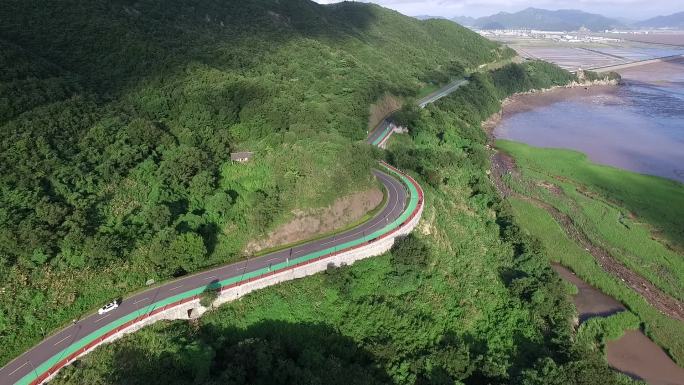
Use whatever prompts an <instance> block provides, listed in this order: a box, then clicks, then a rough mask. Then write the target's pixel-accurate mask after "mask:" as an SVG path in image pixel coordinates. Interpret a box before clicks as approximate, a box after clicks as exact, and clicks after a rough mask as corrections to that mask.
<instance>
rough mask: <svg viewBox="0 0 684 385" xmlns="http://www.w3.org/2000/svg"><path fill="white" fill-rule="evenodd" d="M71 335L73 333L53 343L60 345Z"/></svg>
mask: <svg viewBox="0 0 684 385" xmlns="http://www.w3.org/2000/svg"><path fill="white" fill-rule="evenodd" d="M69 337H71V334H69V335H68V336H66V337H64V338H62V339H61V340H59V341H57V342H55V343H54V344H53V345H59V344H60V343H62V342H64V341H65V340H66V339H67V338H69Z"/></svg>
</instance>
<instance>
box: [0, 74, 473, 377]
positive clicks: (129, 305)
mask: <svg viewBox="0 0 684 385" xmlns="http://www.w3.org/2000/svg"><path fill="white" fill-rule="evenodd" d="M467 82H468V81H467V80H465V79H460V80H456V81H454V82H452V83H450V84H447V85H446V86H444V87H442V88H441V89H440V90H438V91H436V92H434V93H432V94H430V95H428V96H426V97H425V98H423V99H421V100H420V101H418V105H419V106H420V107H421V108H422V107H425V106H426V105H427V104H429V103H432V102H434V101H436V100H438V99H440V98H443V97H445V96H447V95H449V94H451V93H452V92H454V91H455V90H457V89H458V88H459V87H460V86H462V85H463V84H466V83H467ZM388 128H389V121H388V120H387V119H385V120H383V121H382V122H381V123H380V124H379V125H378V127H376V129H375V130H373V132H372V133H371V134H370V135H369V137H368V139H367V142H368V143H370V144H374V143H375V142H379V141H380V140H382V138H383V137H385V136H387V135H391V132H388ZM373 173H374V174H375V176H376V177H377V178H378V180H380V182H382V184H383V185H384V187H385V189H386V191H387V204H386V206H385V207H384V208H383V210H382V211H381V212H380V214H379V215H377V216H375V217H374V218H373V219H371V220H370V221H368V222H365V223H363V224H361V225H359V226H357V227H355V228H353V229H351V230H348V231H345V232H343V233H340V234H336V235H334V236H331V237H327V238H324V239H320V240H316V241H311V242H308V243H304V244H302V245H299V246H295V247H293V248H291V249H286V250H281V251H277V252H274V253H271V254H267V255H264V256H261V257H258V258H253V259H248V260H246V261H242V262H237V263H234V264H231V265H226V266H221V267H217V268H215V269H212V270H209V271H205V272H201V273H197V274H193V275H189V276H186V277H182V278H179V279H176V280H174V281H171V282H169V283H167V284H164V285H162V286H159V287H156V288H153V289H150V290H147V291H144V292H141V293H139V294H135V295H133V296H132V297H130V298H126V299H124V300H123V302H122V303H121V304H120V305H119V307H118V308H117V309H115V310H113V311H111V312H109V313H105V314H102V315H99V314H94V315H89V316H86V317H85V318H83V319H80V320H78V322H76V323H75V324H73V325H70V326H68V327H67V328H65V329H63V330H61V331H59V332H57V333H55V334H53V335H52V336H50V337H48V338H46V339H45V340H43V341H42V342H41V343H39V344H38V345H36V346H34V347H33V348H32V349H31V350H29V351H27V352H26V353H24V354H22V355H21V356H19V357H17V358H16V359H14V360H13V361H11V362H10V363H9V364H7V365H6V366H5V367H3V368H1V369H0V385H14V384H15V383H16V382H17V381H19V380H20V379H22V378H23V377H24V376H26V375H28V374H30V373H31V372H32V371H36V368H37V367H38V365H40V364H41V363H43V362H45V361H47V360H49V359H50V358H52V357H53V356H55V355H57V354H60V352H61V351H62V350H63V349H65V348H66V347H68V346H70V345H71V344H73V343H75V342H76V341H78V340H79V339H81V338H83V337H85V336H87V335H88V334H90V333H92V332H94V331H96V330H97V329H100V328H101V327H103V326H106V325H107V324H109V323H111V322H112V321H114V320H117V319H119V318H121V317H124V316H126V315H129V314H131V313H134V312H137V311H140V310H142V309H144V308H145V307H147V306H149V305H150V304H152V303H155V302H157V301H160V300H163V299H165V298H169V297H172V296H174V295H176V294H178V293H182V292H184V291H188V290H192V289H197V288H201V287H208V286H209V285H211V284H212V283H213V282H216V281H222V280H225V279H228V278H233V277H238V276H241V275H243V274H245V273H248V272H251V271H255V270H259V269H262V268H265V267H270V266H271V265H275V264H278V263H282V262H286V261H288V260H290V259H292V258H296V257H299V256H302V255H307V254H310V253H312V252H316V251H320V250H324V249H328V248H330V247H334V246H336V245H340V244H343V243H345V242H349V241H351V240H354V239H357V238H362V237H364V236H365V235H367V234H370V233H373V232H374V231H377V230H379V229H381V228H382V227H383V226H384V225H387V224H389V223H392V221H394V220H395V219H396V218H398V217H399V216H400V215H401V214H402V213H403V211H404V208H405V207H406V199H407V196H408V193H407V192H406V190H405V188H404V185H403V184H402V183H401V182H400V181H399V180H397V179H396V178H394V177H391V176H389V175H388V174H386V173H384V172H381V171H378V170H373ZM63 358H66V357H60V359H63ZM35 374H36V375H40V374H42V373H35Z"/></svg>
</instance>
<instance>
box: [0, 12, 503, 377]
mask: <svg viewBox="0 0 684 385" xmlns="http://www.w3.org/2000/svg"><path fill="white" fill-rule="evenodd" d="M0 12H2V15H1V17H0V19H1V20H4V21H7V20H9V21H10V22H3V23H0V135H1V138H0V139H1V140H0V191H1V194H0V280H2V282H3V285H2V290H0V337H1V338H2V344H3V349H2V350H1V351H2V353H1V354H0V363H4V362H6V361H7V360H8V359H10V358H11V357H13V356H15V355H17V354H18V353H20V352H21V351H22V350H23V349H26V348H27V347H29V346H31V345H32V344H33V343H34V342H36V341H37V340H39V339H40V338H41V335H42V334H43V333H45V332H47V331H49V330H52V329H53V328H55V327H58V326H59V325H60V324H61V323H63V322H65V321H67V320H71V319H72V318H74V317H77V316H78V315H80V314H81V313H82V312H84V311H85V310H87V309H92V308H93V307H95V306H97V305H99V304H101V303H103V302H104V301H106V300H109V299H111V298H112V297H114V296H117V295H121V294H123V293H126V292H128V291H130V290H132V289H135V288H138V287H140V286H143V285H144V283H145V282H146V280H148V279H150V278H154V279H156V280H161V279H165V278H168V277H170V276H173V275H178V274H184V273H186V272H191V271H194V270H197V269H200V268H202V267H205V266H209V265H213V264H217V263H222V262H227V261H234V260H236V259H239V258H242V257H243V256H242V252H241V250H242V249H243V247H244V245H245V243H246V242H247V241H248V240H249V239H252V238H254V237H256V236H258V235H259V234H262V233H263V232H264V231H267V230H268V229H270V228H272V227H274V226H275V225H277V224H278V223H281V222H282V221H284V220H286V219H287V217H288V215H291V214H290V213H291V211H292V210H293V209H305V208H308V207H320V206H325V205H327V204H329V203H330V202H332V201H333V200H334V199H335V198H337V197H339V196H341V195H345V194H348V193H350V192H353V191H356V190H359V189H363V188H367V187H368V186H370V185H371V184H372V183H373V181H372V179H371V175H370V171H369V170H370V167H371V166H372V165H373V164H374V158H375V157H376V155H375V154H374V153H373V150H372V149H370V148H369V147H367V146H366V145H363V144H360V143H359V140H360V139H362V138H363V137H365V135H366V131H365V129H366V124H367V120H368V115H369V105H370V104H371V103H372V102H374V101H376V100H377V99H378V98H379V97H380V96H381V95H383V94H384V93H386V92H391V93H393V94H396V95H400V96H411V95H415V94H416V93H417V92H418V90H419V89H420V87H421V86H423V85H424V84H425V82H429V81H435V80H443V79H445V78H449V77H451V76H458V75H460V72H459V71H460V69H461V68H462V67H466V68H468V67H470V68H473V67H476V66H478V65H479V64H482V63H485V62H492V61H496V60H498V59H500V58H502V57H505V56H507V55H510V52H509V51H507V50H503V49H502V48H500V46H499V45H497V44H495V43H492V42H489V41H487V40H485V39H482V38H481V37H479V36H478V35H476V34H474V33H472V32H470V31H468V30H466V29H464V28H461V27H459V26H458V25H455V24H453V23H451V22H448V21H440V20H429V21H418V20H415V19H412V18H409V17H405V16H402V15H400V14H398V13H396V12H393V11H389V10H386V9H383V8H381V7H378V6H373V5H367V4H357V3H341V4H336V5H330V6H321V5H318V4H316V3H314V2H311V1H304V0H288V1H277V0H254V1H248V2H243V1H235V0H228V1H218V0H214V1H192V0H167V1H128V0H114V1H105V0H94V1H88V2H83V1H72V0H61V1H46V0H42V1H33V2H30V3H27V2H24V1H16V0H11V1H5V2H3V6H2V9H1V10H0ZM235 150H251V151H254V152H255V158H254V160H253V161H252V162H251V163H249V164H245V165H238V164H233V163H231V162H230V161H229V154H230V152H231V151H235Z"/></svg>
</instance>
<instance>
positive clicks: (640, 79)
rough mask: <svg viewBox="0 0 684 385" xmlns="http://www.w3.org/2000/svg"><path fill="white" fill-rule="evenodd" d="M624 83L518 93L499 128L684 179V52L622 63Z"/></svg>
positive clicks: (502, 133) (522, 138) (511, 135)
mask: <svg viewBox="0 0 684 385" xmlns="http://www.w3.org/2000/svg"><path fill="white" fill-rule="evenodd" d="M620 74H621V75H622V76H623V80H624V84H623V85H620V86H599V87H588V88H584V87H580V88H572V89H557V90H554V91H550V92H545V93H539V94H530V95H519V96H517V97H514V98H513V99H511V100H510V102H509V103H507V104H506V105H505V106H504V109H503V116H502V119H501V121H500V123H499V124H498V125H497V126H496V127H495V129H494V132H493V133H494V136H495V137H496V138H499V139H510V140H515V141H519V142H524V143H527V144H530V145H533V146H537V147H553V148H567V149H573V150H577V151H581V152H583V153H585V154H587V155H588V156H589V157H590V158H591V159H592V160H593V161H595V162H597V163H602V164H606V165H611V166H615V167H619V168H623V169H627V170H630V171H635V172H639V173H643V174H651V175H657V176H661V177H665V178H669V179H672V180H676V181H680V182H684V108H683V107H682V106H684V59H681V60H677V61H673V62H661V63H654V64H649V65H643V66H639V67H632V68H628V69H624V70H621V71H620Z"/></svg>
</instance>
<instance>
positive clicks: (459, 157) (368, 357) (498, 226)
mask: <svg viewBox="0 0 684 385" xmlns="http://www.w3.org/2000/svg"><path fill="white" fill-rule="evenodd" d="M571 80H575V79H574V77H573V76H572V75H571V74H569V73H567V72H565V71H562V70H560V69H559V68H557V67H555V66H552V65H549V64H546V63H541V62H528V63H525V64H524V65H519V64H512V65H508V66H506V67H503V68H501V69H498V70H495V71H493V72H490V73H477V74H474V75H473V76H471V78H470V82H469V83H468V85H466V86H464V87H462V88H460V89H459V90H458V91H456V92H455V93H454V94H452V95H451V96H449V97H447V98H444V99H442V100H440V101H438V102H437V103H436V104H435V105H431V106H429V107H428V108H426V109H425V110H416V111H413V112H411V113H408V112H409V111H407V114H406V115H407V116H408V119H407V120H408V121H410V134H409V135H401V136H399V135H396V136H394V137H393V138H392V139H391V143H390V146H389V149H388V151H387V152H386V157H387V159H388V160H389V161H391V162H392V163H394V164H395V165H397V166H399V167H402V168H403V169H405V170H408V171H410V172H411V173H413V174H414V175H415V176H416V177H417V178H418V179H419V181H420V183H421V185H422V186H423V187H424V188H425V201H426V202H427V205H426V206H425V211H424V213H423V216H422V219H421V222H420V224H419V226H418V228H417V229H416V230H415V231H414V232H413V233H412V234H411V235H410V236H408V237H406V238H403V239H401V240H399V241H398V242H397V244H395V246H394V247H393V249H392V250H391V252H389V253H386V254H385V255H383V256H380V257H375V258H370V259H366V260H363V261H359V262H357V263H355V264H354V265H353V266H348V267H339V268H329V269H328V270H327V271H326V272H325V273H323V274H318V275H315V276H311V277H307V278H304V279H300V280H296V281H291V282H286V283H282V284H280V285H278V286H273V287H269V288H266V289H263V290H260V291H258V292H255V293H252V294H250V295H248V296H246V297H245V298H243V299H241V300H240V301H235V302H232V303H229V304H226V305H224V306H222V307H221V308H219V309H216V310H214V311H212V312H210V313H208V314H207V315H205V316H203V317H202V318H200V319H199V320H197V321H196V322H186V321H178V322H172V323H165V324H162V323H160V324H156V325H154V326H152V327H149V328H146V329H143V330H141V331H139V332H137V333H136V334H133V335H130V336H128V337H125V338H124V339H122V340H120V341H118V342H116V343H114V344H112V345H105V346H102V347H100V348H98V349H97V350H96V351H95V352H93V353H91V354H90V355H88V356H86V357H84V358H83V359H82V360H80V361H78V362H77V363H76V364H74V365H73V366H71V367H68V368H66V369H65V370H64V371H63V372H61V373H60V375H59V376H58V378H56V379H55V380H54V383H55V384H64V385H66V384H69V385H74V384H83V385H86V384H148V383H150V382H156V383H164V384H179V385H180V384H340V385H346V384H407V385H409V384H410V385H413V384H419V385H428V384H434V385H442V384H472V385H479V384H482V385H484V384H501V385H503V384H524V385H549V384H552V385H580V384H582V385H595V384H602V385H614V384H629V383H633V382H632V381H631V380H629V379H628V378H627V377H626V376H623V375H619V374H617V373H616V372H614V371H613V370H611V369H610V368H609V367H608V366H607V365H606V363H605V361H604V359H603V357H602V352H601V345H599V343H600V340H597V338H596V337H600V338H606V337H605V333H606V331H605V330H602V329H600V328H596V327H594V328H586V327H584V326H582V327H580V328H579V330H574V329H573V326H572V324H571V319H572V317H573V316H574V310H573V308H572V305H571V304H570V302H569V301H568V299H567V297H568V295H569V290H568V289H567V288H566V287H565V286H564V285H563V283H562V282H561V281H560V278H559V277H558V276H557V275H556V274H555V273H554V272H553V271H552V270H551V268H550V267H549V264H548V261H547V257H546V256H545V255H544V251H543V248H542V247H541V244H540V243H539V242H538V241H535V240H534V239H532V238H530V237H529V236H526V235H525V233H524V232H523V231H521V230H520V229H519V228H518V227H517V226H516V225H515V224H514V223H513V218H512V216H511V213H510V211H509V208H508V207H507V205H506V203H505V202H502V201H501V200H500V198H499V197H498V195H497V193H496V191H495V189H494V187H493V186H492V184H491V183H490V181H489V179H488V177H487V173H486V170H487V169H488V162H489V160H488V157H489V152H488V150H487V147H486V143H487V137H486V135H485V133H484V131H483V130H482V129H481V127H480V123H481V121H482V120H484V119H486V118H487V117H488V116H490V115H491V114H492V113H494V112H496V111H498V109H499V107H500V100H501V99H502V98H504V97H506V96H509V95H510V94H511V93H513V92H518V91H526V90H530V89H535V88H536V89H539V88H547V87H551V86H555V85H561V84H565V83H567V82H569V81H571Z"/></svg>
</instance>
